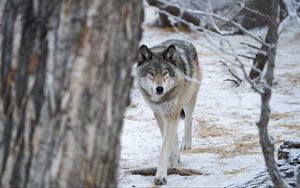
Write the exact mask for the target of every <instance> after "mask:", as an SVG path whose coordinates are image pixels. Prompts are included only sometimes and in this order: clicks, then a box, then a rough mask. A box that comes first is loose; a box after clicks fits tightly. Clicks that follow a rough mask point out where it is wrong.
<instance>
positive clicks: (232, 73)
mask: <svg viewBox="0 0 300 188" xmlns="http://www.w3.org/2000/svg"><path fill="white" fill-rule="evenodd" d="M219 62H220V63H221V64H222V65H224V66H225V67H226V68H227V70H228V72H229V73H230V74H231V75H232V76H233V77H234V78H235V79H236V80H237V81H238V82H236V84H237V85H238V86H239V85H240V84H241V82H242V81H243V80H242V79H240V78H239V77H238V76H237V75H236V74H235V73H234V72H233V71H232V70H231V69H230V68H229V67H228V65H227V64H226V63H225V62H224V61H219ZM227 80H228V81H232V80H229V79H227Z"/></svg>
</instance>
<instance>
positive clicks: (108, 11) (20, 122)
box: [0, 0, 143, 187]
mask: <svg viewBox="0 0 300 188" xmlns="http://www.w3.org/2000/svg"><path fill="white" fill-rule="evenodd" d="M1 4H4V3H2V2H1V3H0V5H1ZM0 11H3V12H0V15H2V18H1V19H2V20H1V22H0V23H1V25H0V27H1V28H0V31H1V34H0V39H2V41H1V54H0V55H1V62H0V64H1V79H0V80H1V85H0V94H1V97H0V105H1V107H0V124H1V126H0V140H1V143H0V180H1V184H0V186H1V187H49V186H51V187H112V186H113V187H116V177H117V168H118V163H119V152H120V143H119V142H120V139H119V137H120V131H121V129H122V121H123V113H124V110H125V107H126V106H127V104H128V102H129V90H130V88H131V84H132V77H131V76H130V72H131V67H132V64H133V62H134V61H135V57H136V53H137V49H138V42H139V39H140V37H141V27H140V25H141V22H142V20H143V9H142V1H139V0H134V1H129V0H124V1H118V0H102V1H99V0H65V1H60V0H52V1H49V0H39V1H36V0H7V1H5V5H4V8H3V9H1V8H0Z"/></svg>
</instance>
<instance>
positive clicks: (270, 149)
mask: <svg viewBox="0 0 300 188" xmlns="http://www.w3.org/2000/svg"><path fill="white" fill-rule="evenodd" d="M278 6H279V3H278V0H273V1H272V14H271V20H270V26H269V32H268V33H269V35H268V36H269V42H270V46H271V47H269V48H268V49H267V50H268V56H267V59H266V60H265V61H268V66H267V73H266V75H265V80H266V82H267V85H268V86H272V82H273V77H274V67H275V56H276V44H277V40H278V32H277V31H278V22H277V19H278ZM263 90H264V91H263V94H262V95H261V103H262V104H261V113H260V119H259V122H258V123H257V126H258V131H259V140H260V144H261V147H262V151H263V155H264V158H265V162H266V166H267V169H268V172H269V175H270V177H271V179H272V182H273V184H274V187H275V188H284V187H290V186H289V185H288V184H287V183H286V181H285V180H284V179H283V178H282V177H281V175H280V174H279V171H278V168H277V165H276V161H275V158H274V141H273V139H272V138H271V137H270V136H269V134H268V124H269V119H270V104H269V103H270V99H271V92H272V90H271V88H269V87H264V88H263Z"/></svg>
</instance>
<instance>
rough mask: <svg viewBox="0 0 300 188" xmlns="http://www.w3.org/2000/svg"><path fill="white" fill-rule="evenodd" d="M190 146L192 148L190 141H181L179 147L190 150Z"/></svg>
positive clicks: (182, 149) (181, 149)
mask: <svg viewBox="0 0 300 188" xmlns="http://www.w3.org/2000/svg"><path fill="white" fill-rule="evenodd" d="M191 148H192V144H191V143H188V142H182V144H181V147H180V151H187V150H190V149H191Z"/></svg>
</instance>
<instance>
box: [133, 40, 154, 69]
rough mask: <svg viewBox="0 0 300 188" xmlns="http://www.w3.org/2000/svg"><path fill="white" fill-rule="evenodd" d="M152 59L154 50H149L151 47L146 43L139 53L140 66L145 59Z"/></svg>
mask: <svg viewBox="0 0 300 188" xmlns="http://www.w3.org/2000/svg"><path fill="white" fill-rule="evenodd" d="M150 59H152V52H151V51H150V50H149V48H148V47H147V46H146V45H142V46H141V47H140V49H139V54H138V59H137V62H138V66H139V65H141V64H143V62H145V61H149V60H150Z"/></svg>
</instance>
